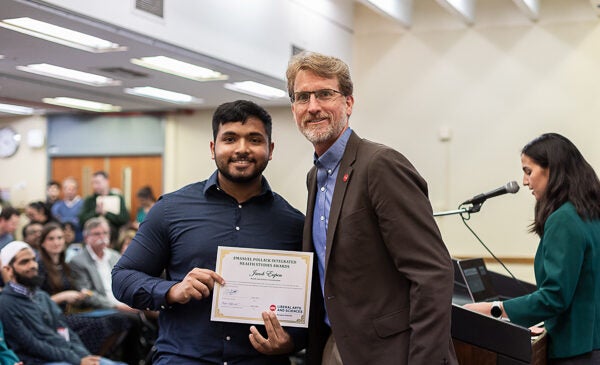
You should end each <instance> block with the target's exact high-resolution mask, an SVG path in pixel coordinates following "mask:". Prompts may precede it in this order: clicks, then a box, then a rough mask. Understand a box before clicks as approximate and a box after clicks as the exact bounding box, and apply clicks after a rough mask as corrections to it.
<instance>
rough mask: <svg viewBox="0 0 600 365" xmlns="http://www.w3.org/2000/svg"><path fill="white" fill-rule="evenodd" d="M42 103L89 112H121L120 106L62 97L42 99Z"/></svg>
mask: <svg viewBox="0 0 600 365" xmlns="http://www.w3.org/2000/svg"><path fill="white" fill-rule="evenodd" d="M42 101H43V102H44V103H47V104H52V105H60V106H66V107H68V108H75V109H82V110H89V111H92V112H118V111H120V110H121V107H120V106H116V105H112V104H104V103H98V102H96V101H90V100H83V99H74V98H67V97H62V96H61V97H58V98H44V99H42Z"/></svg>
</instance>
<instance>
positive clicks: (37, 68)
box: [17, 63, 121, 86]
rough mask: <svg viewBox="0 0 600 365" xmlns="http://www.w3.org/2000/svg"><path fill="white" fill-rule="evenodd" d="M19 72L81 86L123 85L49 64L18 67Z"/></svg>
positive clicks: (112, 80)
mask: <svg viewBox="0 0 600 365" xmlns="http://www.w3.org/2000/svg"><path fill="white" fill-rule="evenodd" d="M17 69H18V70H21V71H25V72H29V73H33V74H37V75H42V76H48V77H54V78H56V79H60V80H65V81H71V82H77V83H80V84H85V85H90V86H115V85H121V81H119V80H114V79H111V78H109V77H104V76H100V75H96V74H91V73H88V72H82V71H77V70H72V69H70V68H65V67H60V66H55V65H50V64H47V63H37V64H32V65H27V66H17Z"/></svg>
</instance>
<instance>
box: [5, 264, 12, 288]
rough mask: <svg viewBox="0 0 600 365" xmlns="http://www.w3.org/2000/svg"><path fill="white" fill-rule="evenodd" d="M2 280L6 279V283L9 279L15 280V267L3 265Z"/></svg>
mask: <svg viewBox="0 0 600 365" xmlns="http://www.w3.org/2000/svg"><path fill="white" fill-rule="evenodd" d="M2 280H4V284H6V283H8V282H9V281H13V269H12V267H10V266H8V265H7V266H2Z"/></svg>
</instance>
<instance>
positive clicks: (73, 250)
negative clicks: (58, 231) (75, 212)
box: [62, 221, 83, 262]
mask: <svg viewBox="0 0 600 365" xmlns="http://www.w3.org/2000/svg"><path fill="white" fill-rule="evenodd" d="M62 228H63V232H64V234H65V246H67V252H66V257H65V261H66V262H69V261H71V259H72V258H73V257H75V256H76V255H77V254H78V253H79V252H81V250H82V249H83V244H82V243H81V242H82V241H83V238H82V239H81V240H76V239H75V230H76V229H77V228H76V226H75V223H73V222H69V221H67V222H63V223H62Z"/></svg>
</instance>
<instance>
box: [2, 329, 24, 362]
mask: <svg viewBox="0 0 600 365" xmlns="http://www.w3.org/2000/svg"><path fill="white" fill-rule="evenodd" d="M0 364H2V365H23V362H22V361H20V360H19V358H18V357H17V354H15V352H14V351H13V350H11V349H9V348H8V346H7V345H6V342H5V341H4V330H3V328H2V322H0Z"/></svg>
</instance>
